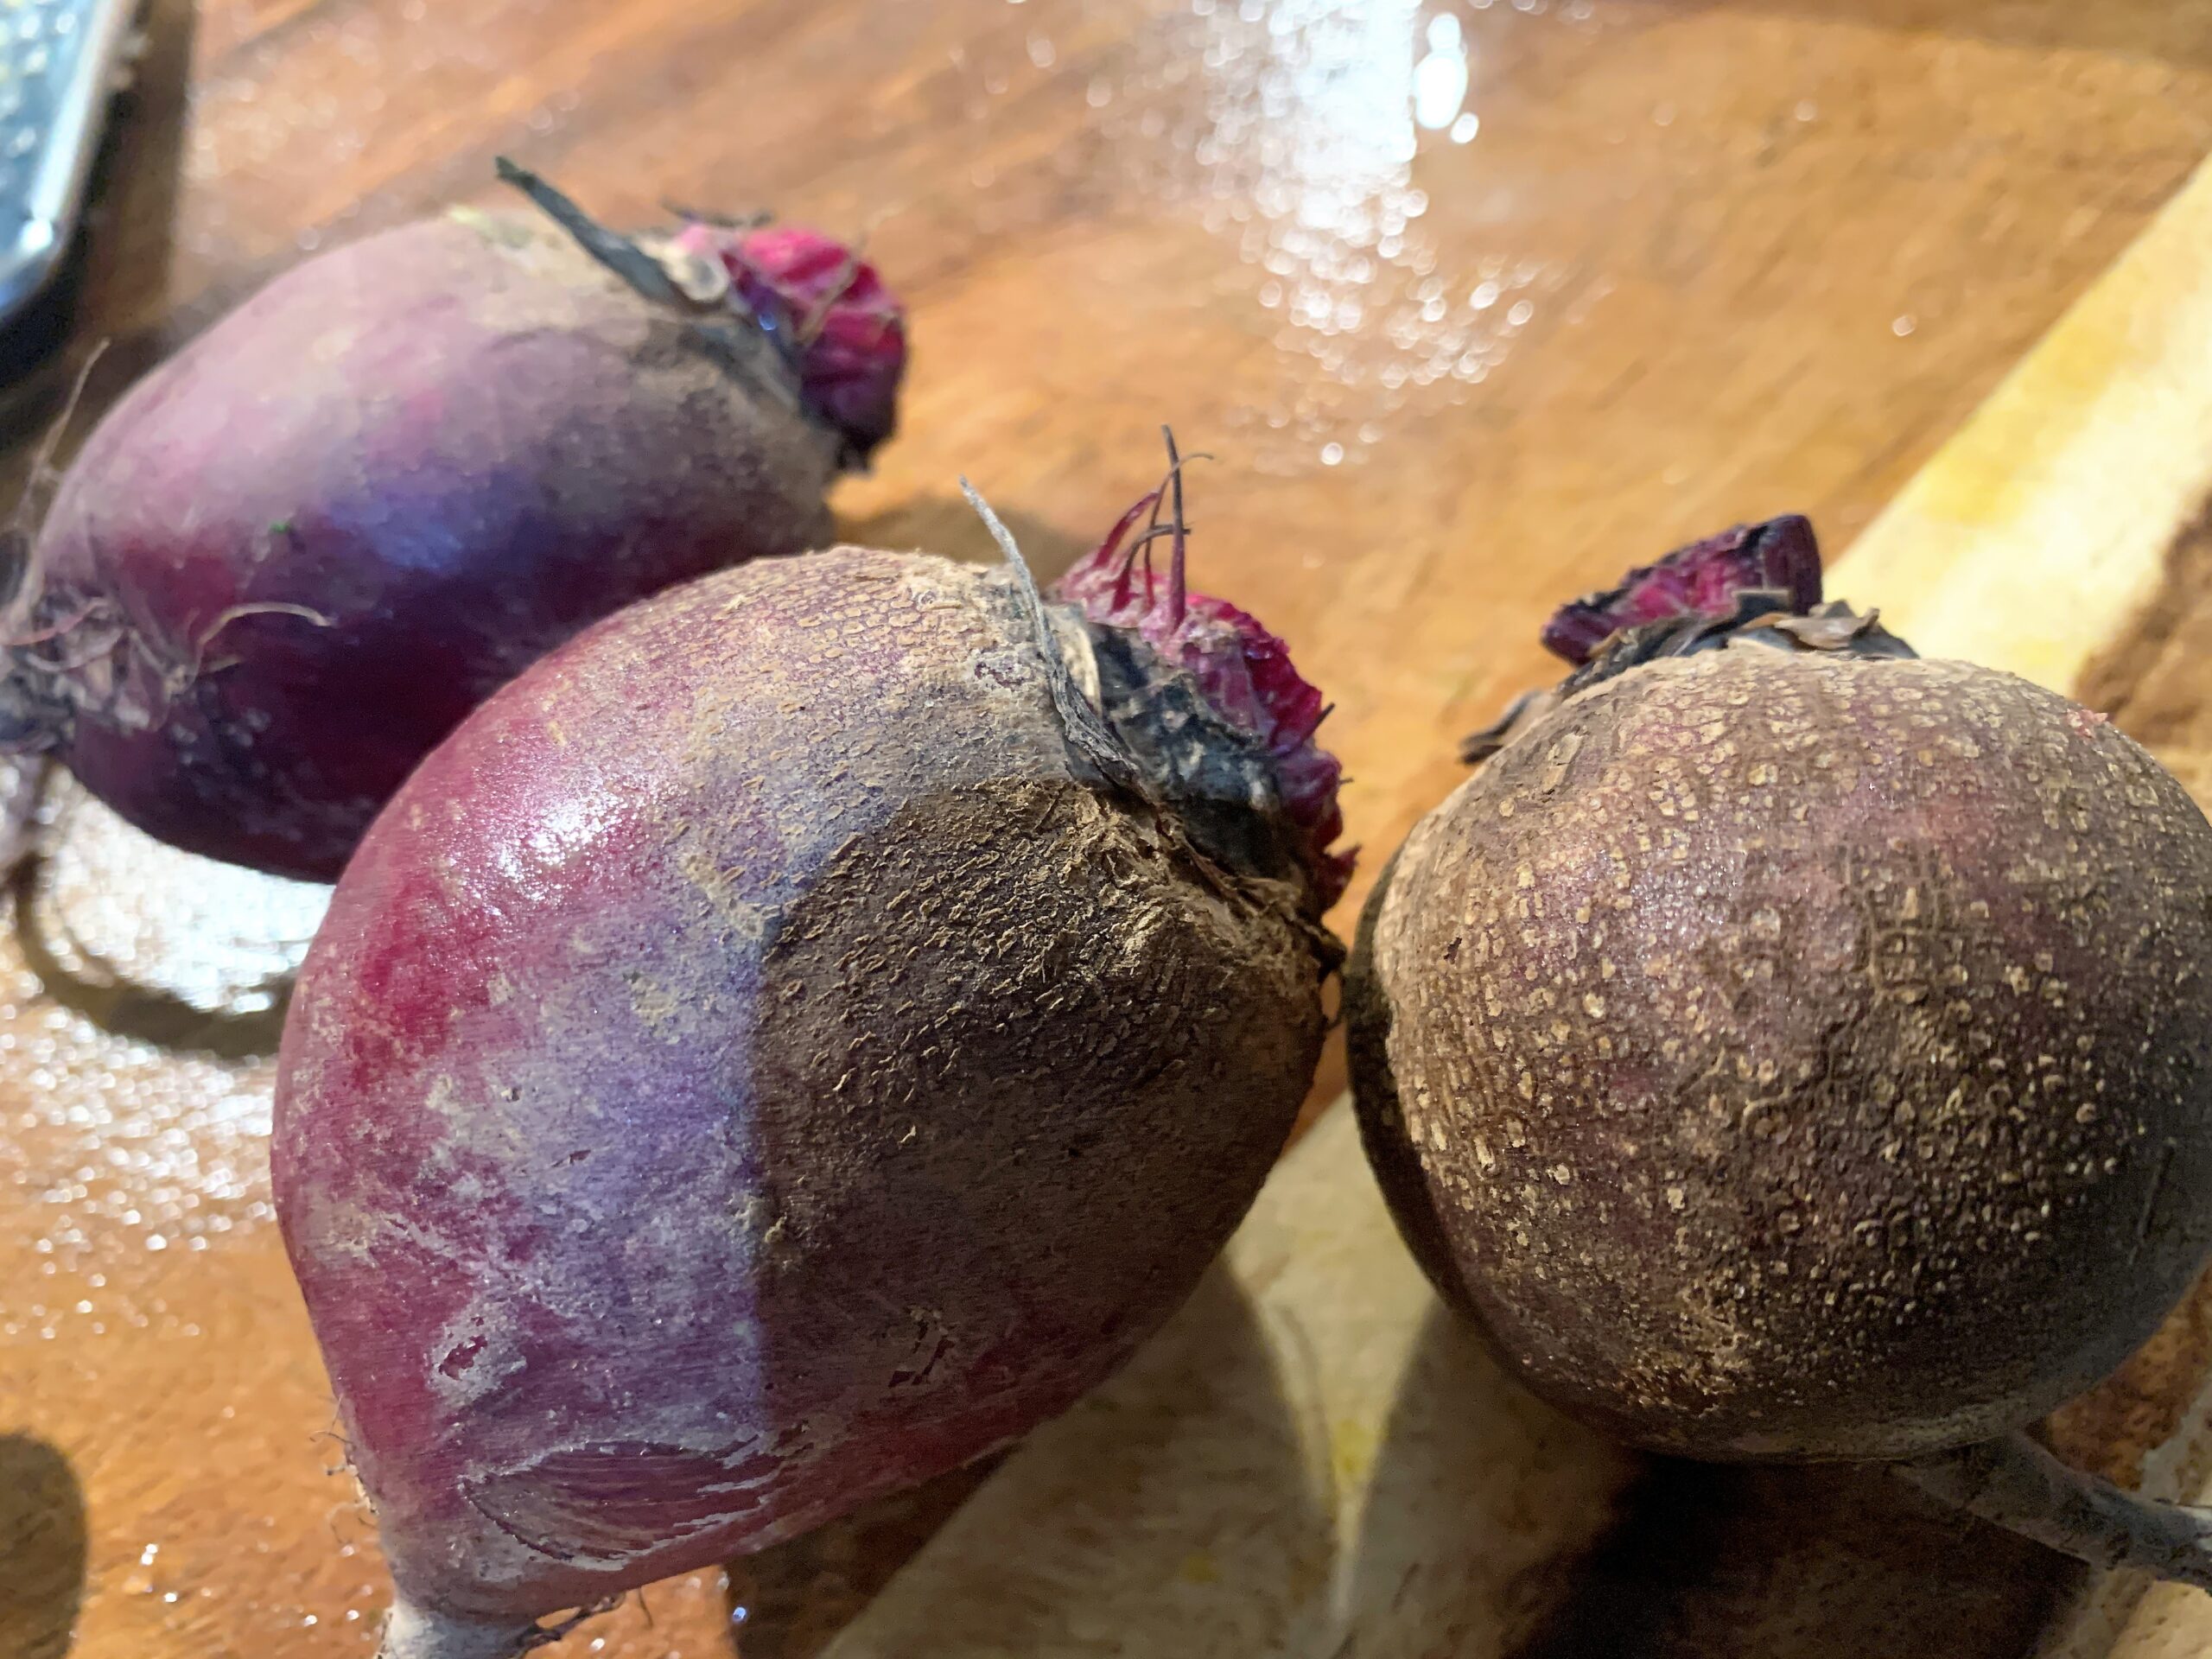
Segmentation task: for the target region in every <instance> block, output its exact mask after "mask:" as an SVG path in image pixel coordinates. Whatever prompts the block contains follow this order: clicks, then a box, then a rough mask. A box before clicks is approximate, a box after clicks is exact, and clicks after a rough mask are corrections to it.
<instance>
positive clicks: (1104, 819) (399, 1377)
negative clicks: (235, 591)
mask: <svg viewBox="0 0 2212 1659" xmlns="http://www.w3.org/2000/svg"><path fill="white" fill-rule="evenodd" d="M1115 556H1116V555H1114V554H1112V553H1110V552H1109V553H1108V554H1106V555H1103V557H1104V558H1105V559H1107V560H1109V561H1110V560H1112V559H1113V558H1114V557H1115ZM1106 585H1107V586H1109V587H1110V585H1111V584H1110V582H1107V583H1106ZM1168 597H1170V596H1169V595H1166V594H1163V595H1162V598H1163V600H1166V599H1167V598H1168ZM1172 599H1173V607H1174V608H1175V609H1176V611H1177V612H1178V613H1179V614H1191V613H1203V614H1205V616H1207V617H1209V618H1210V619H1211V620H1209V622H1208V623H1207V625H1206V626H1207V628H1208V629H1210V630H1211V632H1208V633H1206V634H1205V636H1204V638H1203V639H1201V638H1200V637H1199V636H1198V635H1189V636H1188V637H1185V635H1184V634H1180V633H1176V632H1173V631H1164V630H1163V628H1162V627H1157V626H1154V627H1148V626H1147V623H1150V622H1153V621H1155V620H1157V619H1152V618H1149V617H1145V618H1140V619H1139V620H1137V621H1136V622H1133V623H1131V624H1130V625H1129V626H1122V624H1121V623H1119V622H1117V621H1116V620H1113V619H1112V617H1111V616H1110V615H1109V612H1110V611H1111V610H1112V607H1111V605H1110V603H1109V601H1108V600H1106V599H1102V598H1101V597H1100V596H1099V595H1096V594H1076V595H1071V601H1072V602H1070V603H1066V604H1056V605H1054V606H1052V607H1050V608H1049V615H1050V617H1051V619H1052V620H1051V622H1050V625H1049V627H1046V626H1045V624H1044V619H1045V617H1046V615H1047V614H1048V613H1047V611H1046V610H1045V609H1040V608H1039V607H1038V602H1037V601H1036V600H1035V598H1034V590H1033V589H1031V588H1028V587H1027V582H1026V580H1023V579H1020V578H1019V577H1018V575H1017V573H1016V572H1015V571H1014V569H995V570H981V569H975V568H973V567H969V566H963V565H957V564H952V563H947V562H945V561H943V560H939V559H934V558H930V557H927V556H922V555H919V554H892V553H877V552H868V551H864V550H857V549H850V548H845V549H838V550H834V551H831V552H829V553H824V554H821V555H817V556H812V557H809V558H805V559H799V560H776V561H768V562H765V563H757V564H753V565H750V566H747V567H746V568H745V569H740V570H734V571H730V572H727V573H723V574H721V575H715V576H711V577H709V578H706V579H704V580H702V581H701V582H695V583H692V584H690V585H689V586H687V587H684V588H679V589H677V590H675V591H674V592H671V593H669V594H663V595H661V596H660V597H658V598H657V599H654V600H651V601H646V602H645V603H643V604H641V605H639V606H636V607H632V608H631V609H630V610H628V611H626V612H624V613H621V614H620V615H619V616H616V617H614V618H612V619H610V620H607V622H605V623H603V624H601V626H598V627H596V628H594V629H593V630H591V631H590V632H587V633H586V634H584V635H583V636H582V637H581V638H579V639H576V640H575V641H574V642H573V643H571V644H570V645H568V646H566V647H564V648H563V650H561V651H559V652H556V653H555V654H553V655H552V656H550V658H547V659H546V660H544V661H543V662H542V663H540V664H537V666H536V667H535V668H533V669H532V670H531V671H528V672H527V673H525V674H524V676H523V677H521V678H519V679H518V680H517V681H516V682H515V683H512V685H510V686H508V687H507V688H506V689H505V690H503V691H501V692H499V694H497V695H496V696H493V698H492V699H491V700H490V701H489V702H487V703H486V705H485V706H484V707H483V708H482V709H480V710H479V711H478V712H477V713H476V714H475V715H474V716H473V717H472V718H471V719H470V720H469V721H467V723H466V724H464V725H463V726H462V727H461V729H460V730H459V731H458V732H456V733H455V734H454V736H453V737H452V738H451V739H450V740H449V741H448V742H446V743H445V744H444V745H443V746H442V747H440V748H439V749H438V750H437V751H436V752H435V753H434V754H433V755H431V757H430V758H429V760H427V761H426V762H425V763H424V765H423V766H422V768H421V769H420V770H419V771H418V772H416V775H415V776H414V777H413V778H412V779H410V782H409V783H408V784H407V785H406V786H405V787H404V789H403V790H402V791H400V793H399V794H398V795H397V797H396V798H394V800H393V802H392V803H391V806H390V807H389V808H388V809H387V810H386V811H385V813H384V815H383V816H382V817H380V818H379V819H378V821H377V823H376V824H375V826H374V827H373V828H372V830H371V831H370V833H369V835H368V836H367V837H366V838H365V841H364V842H363V844H362V847H361V849H360V851H359V855H357V856H356V858H355V859H354V861H353V864H352V866H351V867H350V868H348V870H347V871H346V876H345V879H344V880H342V881H341V882H340V885H339V887H338V890H337V893H336V895H335V897H334V901H333V904H332V906H331V910H330V912H329V915H328V918H327V921H326V923H325V924H324V926H323V928H322V931H321V934H320V935H319V936H318V938H316V940H315V945H314V948H313V950H311V951H310V953H309V955H308V961H307V963H306V966H305V968H304V969H303V971H302V976H301V979H300V983H299V988H298V991H297V994H296V998H295V1000H294V1002H293V1006H292V1010H291V1014H290V1017H289V1023H288V1025H287V1028H286V1031H285V1035H284V1044H283V1056H282V1061H281V1076H280V1081H279V1084H278V1090H277V1129H276V1137H275V1142H274V1149H273V1150H274V1167H275V1177H276V1191H277V1205H278V1210H279V1213H280V1216H281V1217H282V1220H283V1228H284V1232H285V1238H286V1242H287V1244H288V1247H289V1249H290V1252H291V1255H292V1259H293V1262H294V1265H295V1267H296V1269H297V1271H298V1274H299V1277H300V1282H301V1285H302V1289H303V1290H304V1292H305V1294H306V1297H307V1301H308V1310H309V1312H310V1313H311V1315H312V1316H313V1319H314V1321H315V1331H316V1334H317V1337H318V1338H319V1339H320V1341H321V1345H322V1350H323V1353H324V1356H325V1358H326V1361H327V1363H328V1366H329V1369H330V1373H331V1377H332V1381H333V1383H334V1387H335V1389H336V1392H337V1395H338V1398H339V1402H340V1411H341V1414H342V1418H343V1421H344V1423H345V1427H346V1435H347V1438H348V1441H349V1444H350V1446H351V1447H352V1452H353V1459H354V1463H355V1466H356V1469H357V1471H358V1473H359V1478H360V1480H361V1482H362V1484H363V1486H364V1489H365V1491H367V1492H368V1494H369V1495H370V1497H372V1499H373V1501H374V1503H375V1505H376V1509H377V1515H378V1524H379V1527H380V1529H381V1531H382V1533H383V1536H384V1541H385V1551H386V1554H387V1556H388V1558H389V1560H390V1561H391V1567H392V1570H393V1573H394V1576H395V1578H396V1580H397V1586H398V1590H399V1602H398V1605H397V1610H396V1612H395V1617H394V1619H393V1622H392V1624H391V1627H390V1629H389V1630H388V1632H387V1635H386V1645H385V1649H384V1651H385V1656H386V1659H429V1656H435V1659H454V1656H461V1655H476V1654H508V1653H512V1652H514V1651H517V1650H518V1649H519V1647H520V1646H521V1645H523V1644H524V1643H527V1642H528V1641H529V1640H530V1639H531V1630H533V1629H534V1628H535V1625H534V1621H536V1620H537V1619H538V1618H541V1617H543V1616H544V1615H547V1614H549V1613H551V1612H554V1611H558V1610H562V1609H566V1608H572V1607H579V1606H589V1605H594V1604H596V1603H598V1602H600V1601H601V1600H603V1599H605V1598H607V1597H609V1596H611V1595H614V1594H617V1593H619V1592H621V1591H623V1590H625V1589H626V1588H629V1587H631V1586H636V1585H639V1584H642V1583H645V1582H646V1581H648V1580H652V1579H654V1578H658V1577H660V1576H663V1575H664V1574H667V1573H676V1572H681V1571H685V1570H689V1569H691V1568H694V1567H700V1566H702V1565H704V1564H707V1563H710V1562H713V1561H715V1560H721V1559H724V1558H726V1557H727V1556H728V1555H729V1554H732V1553H734V1552H739V1551H744V1550H749V1549H753V1548H759V1547H760V1546H763V1545H766V1544H768V1543H772V1542H774V1541H778V1540H779V1539H782V1538H785V1537H788V1536H791V1535H795V1534H797V1533H798V1532H799V1531H801V1530H803V1529H807V1528H810V1527H812V1526H814V1525H816V1524H817V1523H819V1522H823V1521H824V1520H826V1519H829V1518H830V1517H831V1516H836V1515H837V1514H838V1513H840V1512H842V1511H843V1510H847V1509H849V1508H850V1507H852V1506H854V1505H855V1504H856V1503H861V1502H863V1501H865V1500H866V1499H868V1498H869V1497H874V1496H875V1495H877V1494H880V1493H882V1492H884V1491H888V1490H890V1489H893V1488H896V1487H899V1486H902V1485H906V1484H911V1483H913V1482H917V1481H919V1480H921V1479H924V1478H928V1477H930V1476H931V1475H933V1474H935V1473H937V1472H939V1471H943V1470H945V1469H947V1468H950V1467H951V1466H953V1465H957V1464H959V1463H961V1462H963V1461H965V1460H967V1459H971V1458H974V1457H976V1456H977V1455H979V1454H981V1453H982V1452H986V1451H988V1450H989V1449H991V1448H992V1447H995V1446H1000V1445H1002V1444H1004V1443H1006V1442H1007V1440H1011V1439H1012V1438H1014V1436H1016V1435H1018V1434H1020V1433H1023V1432H1024V1431H1026V1430H1027V1429H1028V1428H1029V1427H1032V1426H1033V1425H1034V1424H1036V1423H1037V1422H1038V1421H1040V1420H1041V1419H1043V1418H1046V1417H1047V1416H1050V1415H1052V1414H1054V1413H1056V1412H1058V1411H1059V1410H1061V1409H1063V1408H1065V1407H1066V1406H1067V1405H1068V1404H1070V1403H1071V1402H1072V1401H1073V1400H1074V1399H1075V1398H1076V1397H1077V1395H1079V1394H1080V1393H1082V1392H1083V1391H1084V1389H1087V1388H1088V1387H1090V1385H1091V1384H1093V1383H1096V1382H1097V1381H1098V1380H1099V1379H1100V1378H1101V1377H1103V1376H1105V1375H1106V1374H1107V1373H1108V1372H1109V1370H1112V1369H1113V1367H1114V1366H1115V1365H1116V1364H1117V1363H1119V1362H1120V1361H1121V1360H1122V1358H1123V1357H1126V1356H1127V1355H1128V1353H1129V1352H1130V1351H1132V1349H1133V1348H1134V1347H1135V1344H1137V1343H1138V1342H1139V1341H1140V1340H1141V1338H1143V1337H1144V1336H1145V1335H1146V1334H1147V1332H1149V1331H1151V1330H1152V1329H1154V1327H1155V1326H1156V1325H1158V1324H1159V1323H1160V1320H1161V1319H1164V1318H1165V1317H1166V1314H1167V1313H1169V1312H1170V1311H1171V1310H1172V1309H1173V1307H1175V1306H1177V1305H1178V1304H1179V1302H1180V1301H1181V1300H1183V1299H1184V1297H1185V1295H1187V1294H1188V1293H1189V1291H1190V1290H1191V1288H1192V1286H1193V1284H1194V1283H1195V1281H1196V1280H1197V1278H1198V1274H1200V1273H1201V1271H1202V1270H1203V1269H1204V1268H1205V1264H1206V1263H1207V1262H1208V1261H1209V1260H1210V1259H1211V1257H1212V1256H1213V1255H1214V1254H1215V1252H1216V1251H1217V1249H1218V1248H1219V1246H1220V1245H1221V1243H1222V1242H1223V1241H1224V1239H1225V1238H1226V1237H1227V1236H1228V1234H1229V1232H1230V1230H1231V1228H1232V1227H1233V1226H1234V1224H1236V1220H1237V1218H1238V1217H1239V1216H1240V1215H1241V1214H1242V1213H1243V1211H1244V1209H1245V1208H1246V1206H1247V1205H1249V1202H1250V1201H1251V1199H1252V1198H1253V1196H1254V1195H1255V1192H1257V1190H1258V1188H1259V1185H1260V1183H1261V1180H1262V1178H1263V1176H1264V1174H1265V1173H1266V1171H1267V1169H1268V1166H1269V1164H1270V1162H1271V1160H1272V1159H1273V1158H1274V1154H1276V1152H1277V1151H1278V1150H1279V1149H1280V1147H1281V1144H1282V1141H1283V1140H1284V1138H1285V1136H1286V1135H1287V1132H1288V1130H1289V1128H1290V1126H1291V1123H1292V1122H1293V1120H1294V1116H1295V1114H1296V1111H1297V1108H1298V1105H1299V1103H1300V1099H1301V1097H1302V1096H1303V1094H1304V1091H1305V1090H1306V1086H1307V1084H1308V1082H1309V1080H1310V1078H1311V1076H1312V1072H1313V1065H1314V1061H1315V1058H1316V1054H1317V1052H1318V1048H1319V1042H1320V1038H1321V1034H1322V1030H1323V1026H1324V1019H1323V1014H1322V1007H1321V1002H1320V998H1319V987H1320V983H1321V980H1322V978H1323V976H1324V975H1325V973H1326V972H1327V971H1328V969H1329V967H1330V966H1331V964H1332V961H1333V951H1332V944H1331V942H1330V941H1329V940H1328V939H1327V936H1326V935H1325V934H1324V933H1323V932H1322V931H1320V929H1319V925H1318V923H1317V921H1316V920H1315V918H1316V917H1317V915H1318V912H1319V908H1320V902H1321V898H1322V895H1323V893H1325V891H1327V890H1328V889H1329V888H1330V887H1331V886H1332V884H1333V883H1336V882H1338V881H1339V880H1341V867H1340V864H1339V863H1338V861H1337V860H1336V858H1335V857H1334V856H1333V855H1332V854H1331V853H1330V852H1329V850H1328V849H1327V848H1326V846H1325V844H1316V843H1315V842H1314V841H1313V833H1314V832H1313V829H1311V828H1310V826H1312V825H1313V824H1315V823H1322V824H1327V825H1332V824H1333V819H1334V803H1333V790H1331V791H1330V798H1329V799H1328V800H1327V801H1325V802H1324V801H1318V800H1302V801H1301V804H1300V807H1299V808H1298V809H1297V810H1295V811H1294V810H1292V808H1291V807H1290V806H1289V805H1288V804H1287V799H1286V796H1287V794H1296V793H1301V792H1302V791H1304V790H1305V789H1306V788H1308V787H1310V786H1311V785H1312V784H1313V780H1314V779H1318V778H1319V777H1321V776H1322V775H1323V774H1324V773H1326V774H1328V775H1329V776H1330V777H1331V778H1332V777H1333V772H1332V767H1331V766H1329V765H1327V764H1325V757H1319V758H1317V755H1316V754H1314V753H1305V752H1304V750H1305V749H1306V747H1310V745H1304V744H1300V743H1294V741H1292V739H1291V738H1290V736H1289V735H1288V734H1287V732H1286V731H1285V730H1284V729H1282V728H1281V722H1280V721H1272V720H1270V719H1269V718H1268V716H1267V715H1265V713H1264V712H1263V708H1262V705H1263V704H1264V703H1265V702H1266V701H1267V697H1268V696H1274V695H1276V694H1277V693H1280V695H1281V696H1283V697H1284V698H1286V699H1287V700H1288V701H1287V702H1286V704H1285V707H1286V708H1291V707H1302V705H1303V700H1304V698H1306V696H1310V695H1312V693H1311V688H1310V687H1306V685H1305V683H1304V682H1303V681H1302V680H1297V679H1296V677H1295V676H1294V675H1293V674H1291V673H1290V672H1289V670H1288V664H1287V658H1283V659H1282V660H1281V664H1279V665H1277V664H1275V658H1276V657H1278V656H1279V655H1280V646H1279V645H1278V644H1277V643H1276V642H1274V641H1273V640H1272V638H1271V637H1268V638H1267V639H1264V640H1262V639H1259V638H1257V637H1255V639H1253V640H1252V641H1250V642H1249V648H1250V651H1251V652H1255V653H1256V654H1257V657H1258V658H1260V659H1264V660H1265V661H1266V662H1267V663H1268V664H1270V665H1271V671H1270V673H1269V675H1268V676H1267V677H1264V678H1265V685H1266V687H1267V688H1268V691H1267V694H1266V696H1262V698H1261V699H1260V700H1259V701H1258V702H1250V703H1249V704H1246V703H1243V702H1240V703H1239V704H1238V705H1237V706H1217V705H1215V704H1214V703H1213V702H1211V696H1213V695H1214V693H1213V692H1212V691H1210V690H1208V688H1209V687H1212V688H1215V690H1220V689H1221V688H1229V689H1230V690H1236V691H1237V692H1238V694H1239V696H1240V697H1241V696H1243V692H1245V691H1249V690H1251V689H1252V678H1251V677H1250V676H1249V675H1247V674H1246V672H1245V671H1244V670H1243V669H1242V668H1241V667H1239V666H1237V664H1236V662H1235V661H1233V660H1232V658H1233V657H1234V655H1235V653H1234V652H1233V650H1232V649H1231V647H1232V645H1233V641H1232V639H1231V638H1230V636H1231V634H1232V632H1234V630H1235V629H1236V627H1237V626H1241V625H1240V624H1239V623H1237V622H1236V621H1235V620H1233V618H1232V617H1231V616H1230V614H1229V613H1228V611H1227V607H1208V605H1207V604H1206V603H1205V602H1204V601H1198V600H1197V599H1196V598H1195V597H1193V598H1192V600H1191V601H1190V602H1189V604H1188V605H1187V606H1186V605H1185V601H1184V596H1183V595H1182V594H1181V591H1180V587H1179V582H1178V583H1177V585H1176V588H1175V590H1174V592H1173V595H1172ZM1234 617H1235V618H1242V617H1243V613H1241V612H1238V613H1234ZM1244 621H1245V622H1248V623H1249V619H1248V618H1247V619H1244ZM1250 626H1251V627H1252V628H1253V629H1254V630H1255V631H1256V630H1257V625H1256V624H1250ZM1153 633H1159V634H1160V641H1161V644H1160V649H1159V650H1157V651H1155V649H1154V645H1153V644H1152V643H1151V642H1150V635H1151V634H1153ZM1047 640H1048V641H1050V642H1051V643H1050V649H1049V652H1047V650H1046V649H1043V648H1040V641H1047ZM1271 648H1272V649H1271ZM1293 682H1295V683H1293ZM1286 717H1287V716H1286ZM1310 723H1311V721H1310V716H1307V717H1306V725H1307V726H1308V727H1309V728H1310ZM1286 778H1290V779H1293V780H1294V782H1293V783H1292V785H1291V787H1290V788H1289V789H1288V790H1286V788H1285V787H1284V786H1283V780H1284V779H1286ZM1321 833H1323V834H1332V833H1333V830H1332V829H1324V830H1323V831H1321Z"/></svg>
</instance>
